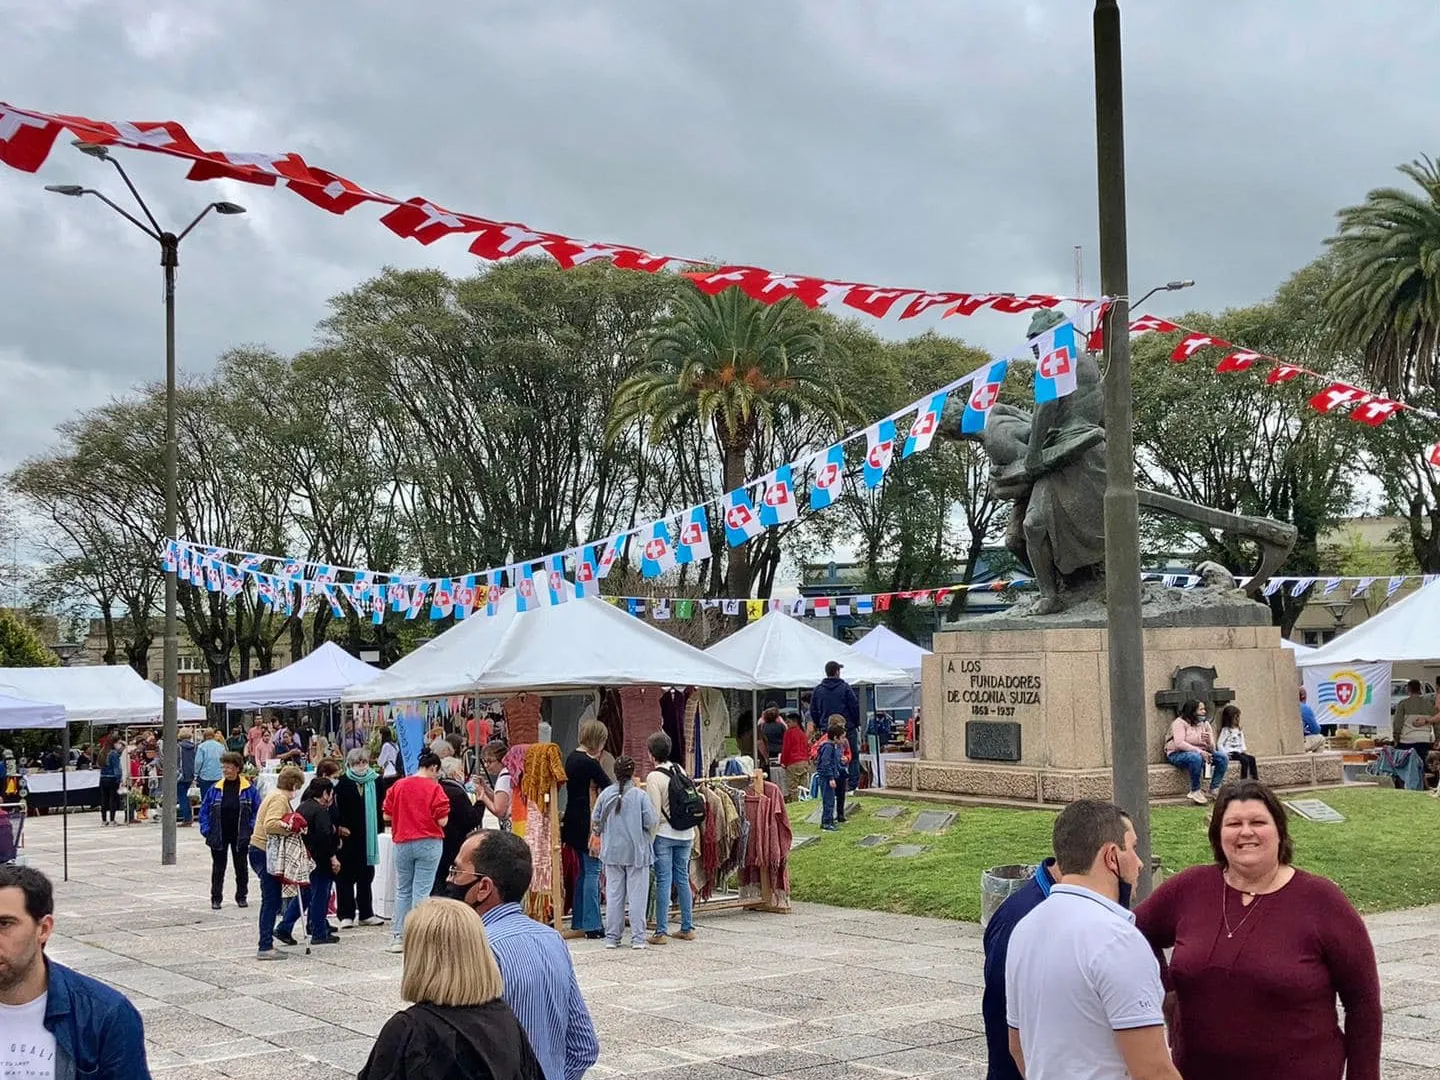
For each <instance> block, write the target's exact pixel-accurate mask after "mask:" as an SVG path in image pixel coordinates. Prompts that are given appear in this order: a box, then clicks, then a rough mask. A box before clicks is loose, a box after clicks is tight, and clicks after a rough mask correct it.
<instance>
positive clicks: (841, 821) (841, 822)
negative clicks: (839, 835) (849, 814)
mask: <svg viewBox="0 0 1440 1080" xmlns="http://www.w3.org/2000/svg"><path fill="white" fill-rule="evenodd" d="M835 824H836V825H844V824H845V819H844V818H843V817H837V818H836V819H835Z"/></svg>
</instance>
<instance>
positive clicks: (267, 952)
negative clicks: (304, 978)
mask: <svg viewBox="0 0 1440 1080" xmlns="http://www.w3.org/2000/svg"><path fill="white" fill-rule="evenodd" d="M255 959H256V960H288V959H290V958H289V957H288V956H286V955H285V954H284V953H283V952H281V951H280V950H279V949H262V950H260V951H259V952H257V953H256V954H255Z"/></svg>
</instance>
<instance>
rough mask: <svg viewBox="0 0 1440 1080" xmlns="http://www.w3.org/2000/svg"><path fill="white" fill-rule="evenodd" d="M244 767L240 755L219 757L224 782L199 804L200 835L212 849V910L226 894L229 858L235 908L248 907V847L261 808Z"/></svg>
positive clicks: (206, 795) (215, 908)
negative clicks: (233, 882)
mask: <svg viewBox="0 0 1440 1080" xmlns="http://www.w3.org/2000/svg"><path fill="white" fill-rule="evenodd" d="M244 764H245V760H244V758H242V757H241V756H240V755H239V754H236V753H231V752H229V751H226V752H225V753H224V754H221V755H220V770H221V780H220V782H219V783H218V784H216V785H215V786H214V787H212V788H211V789H210V790H209V791H207V792H206V793H205V800H204V801H203V802H202V803H201V804H200V832H201V833H202V834H203V835H204V837H205V843H206V844H208V845H209V846H210V907H211V910H213V911H219V910H220V901H221V899H222V898H223V896H224V893H225V860H226V857H227V855H228V857H229V859H230V861H231V862H232V863H234V865H235V906H236V907H242V908H243V907H247V906H248V904H247V903H246V899H245V895H246V893H247V892H249V887H250V871H249V866H248V854H247V851H248V848H249V847H250V833H251V831H252V830H253V829H254V828H255V812H256V811H257V810H258V809H259V808H260V797H259V793H258V792H257V791H256V790H255V788H254V786H253V785H252V784H251V783H250V781H249V780H247V779H246V778H245V777H243V776H241V775H240V769H241V767H242V766H243V765H244Z"/></svg>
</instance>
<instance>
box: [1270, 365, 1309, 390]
mask: <svg viewBox="0 0 1440 1080" xmlns="http://www.w3.org/2000/svg"><path fill="white" fill-rule="evenodd" d="M1307 374H1309V372H1307V371H1306V370H1305V369H1304V368H1302V367H1296V366H1295V365H1294V364H1276V365H1275V366H1274V367H1273V368H1271V369H1270V371H1269V373H1268V374H1267V375H1266V376H1265V381H1266V382H1267V383H1269V384H1270V385H1271V386H1274V385H1275V384H1276V383H1282V382H1289V381H1290V380H1291V379H1293V378H1295V376H1296V375H1307Z"/></svg>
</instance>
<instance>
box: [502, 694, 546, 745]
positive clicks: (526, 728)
mask: <svg viewBox="0 0 1440 1080" xmlns="http://www.w3.org/2000/svg"><path fill="white" fill-rule="evenodd" d="M505 730H506V732H507V733H508V735H509V741H510V745H511V746H515V745H517V744H521V743H533V742H538V741H539V739H540V698H539V696H538V695H536V694H517V695H515V696H514V697H512V698H506V699H505Z"/></svg>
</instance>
